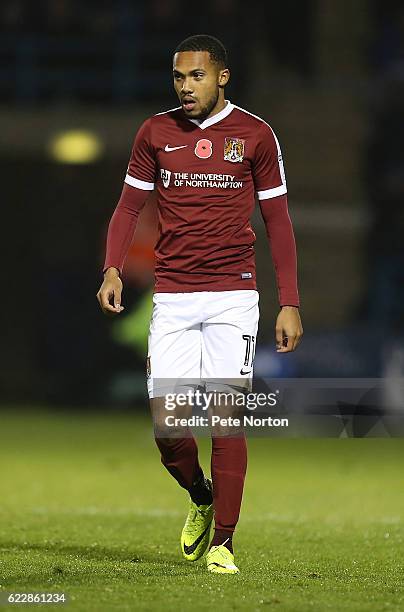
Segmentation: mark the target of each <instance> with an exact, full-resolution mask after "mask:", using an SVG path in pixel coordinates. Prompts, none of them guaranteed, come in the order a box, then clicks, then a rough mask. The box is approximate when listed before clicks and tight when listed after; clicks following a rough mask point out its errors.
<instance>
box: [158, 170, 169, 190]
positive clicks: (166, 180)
mask: <svg viewBox="0 0 404 612" xmlns="http://www.w3.org/2000/svg"><path fill="white" fill-rule="evenodd" d="M160 174H161V180H162V181H163V185H164V187H165V188H166V189H167V187H168V186H169V184H170V179H171V170H164V168H161V170H160Z"/></svg>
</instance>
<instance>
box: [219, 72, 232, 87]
mask: <svg viewBox="0 0 404 612" xmlns="http://www.w3.org/2000/svg"><path fill="white" fill-rule="evenodd" d="M229 79H230V70H229V69H228V68H224V69H223V70H220V72H219V87H225V85H227V83H228V82H229Z"/></svg>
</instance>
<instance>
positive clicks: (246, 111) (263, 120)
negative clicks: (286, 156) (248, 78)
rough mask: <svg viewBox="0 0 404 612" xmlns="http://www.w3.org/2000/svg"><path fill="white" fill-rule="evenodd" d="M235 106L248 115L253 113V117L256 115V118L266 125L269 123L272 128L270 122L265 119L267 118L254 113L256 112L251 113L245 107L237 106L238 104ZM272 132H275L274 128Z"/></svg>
mask: <svg viewBox="0 0 404 612" xmlns="http://www.w3.org/2000/svg"><path fill="white" fill-rule="evenodd" d="M234 108H237V109H238V110H240V111H242V112H243V113H246V114H247V115H251V117H255V119H259V120H260V121H262V123H265V125H267V126H268V127H269V128H271V126H270V125H269V123H267V122H266V121H265V119H263V118H262V117H258V115H254V113H250V111H248V110H246V109H245V108H241V106H237V105H236V104H235V105H234ZM271 130H272V128H271ZM272 133H273V130H272ZM274 135H275V134H274Z"/></svg>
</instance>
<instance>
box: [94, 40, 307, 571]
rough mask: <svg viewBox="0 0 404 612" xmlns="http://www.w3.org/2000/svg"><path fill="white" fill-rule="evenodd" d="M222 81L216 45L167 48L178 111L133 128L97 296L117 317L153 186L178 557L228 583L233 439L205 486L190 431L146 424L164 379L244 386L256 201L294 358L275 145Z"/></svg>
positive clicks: (288, 240)
mask: <svg viewBox="0 0 404 612" xmlns="http://www.w3.org/2000/svg"><path fill="white" fill-rule="evenodd" d="M229 77H230V71H229V68H228V63H227V53H226V50H225V48H224V46H223V44H222V43H221V42H220V41H219V40H217V39H216V38H214V37H212V36H207V35H195V36H191V37H189V38H187V39H186V40H184V41H183V42H182V43H181V44H179V45H178V47H177V49H176V50H175V53H174V57H173V79H174V88H175V91H176V93H177V95H178V98H179V101H180V106H179V107H178V108H174V109H172V110H168V111H165V112H162V113H158V114H157V115H154V116H152V117H150V118H149V119H147V120H146V121H145V122H144V123H143V124H142V126H141V127H140V129H139V131H138V132H137V135H136V137H135V141H134V145H133V149H132V154H131V158H130V162H129V166H128V169H127V174H126V178H125V182H124V185H123V190H122V194H121V197H120V200H119V202H118V205H117V207H116V209H115V212H114V214H113V216H112V218H111V221H110V224H109V229H108V236H107V250H106V251H107V252H106V260H105V265H104V281H103V283H102V285H101V288H100V290H99V292H98V294H97V298H98V301H99V303H100V306H101V308H102V310H103V311H104V313H106V314H114V315H118V314H119V313H120V312H122V310H123V306H122V305H121V293H122V281H121V278H120V276H121V273H122V268H123V264H124V260H125V256H126V253H127V251H128V249H129V246H130V244H131V242H132V239H133V236H134V232H135V228H136V223H137V219H138V216H139V213H140V211H141V209H142V207H143V205H144V203H145V201H146V199H147V196H148V194H149V193H150V191H152V190H153V189H155V188H156V189H157V192H158V215H159V238H158V241H157V244H156V247H155V253H156V267H155V292H154V297H153V314H152V319H151V324H150V333H149V349H148V357H147V370H148V381H147V383H148V392H149V397H150V405H151V411H152V414H153V416H154V421H155V423H154V425H155V430H154V431H155V438H156V443H157V446H158V448H159V450H160V453H161V461H162V463H163V465H164V466H165V467H166V468H167V470H168V471H169V472H170V474H171V475H172V476H174V478H175V479H176V480H177V481H178V483H179V484H180V485H181V486H182V487H183V488H185V489H186V490H187V491H188V492H189V495H190V507H189V512H188V516H187V519H186V522H185V526H184V528H183V531H182V534H181V548H182V554H183V556H184V557H185V558H186V559H188V560H189V561H194V560H196V559H198V558H200V557H201V556H202V555H203V554H204V552H205V551H206V550H207V549H208V548H209V550H208V552H207V555H206V561H207V569H208V571H210V572H213V573H229V574H234V573H237V572H238V571H239V570H238V568H237V566H236V565H235V561H234V553H233V543H232V536H233V533H234V530H235V528H236V524H237V522H238V518H239V512H240V506H241V499H242V493H243V486H244V479H245V473H246V466H247V448H246V440H245V436H244V433H243V432H238V433H237V435H217V436H214V435H212V457H211V475H212V481H211V480H210V479H208V478H206V477H205V475H204V473H203V471H202V468H201V466H200V464H199V460H198V448H197V444H196V441H195V438H194V437H193V435H192V432H191V431H190V430H187V431H185V429H184V430H179V431H182V432H183V435H177V436H175V435H169V434H167V432H165V430H164V426H163V424H162V422H161V420H160V419H159V417H158V416H156V415H158V413H159V410H160V409H161V406H162V399H163V398H164V396H165V393H166V392H167V389H166V388H165V385H166V384H167V381H168V380H169V379H176V380H177V381H181V380H184V381H185V380H187V379H199V380H203V381H205V382H206V381H213V383H212V384H213V385H214V382H215V381H216V382H217V380H226V381H227V380H229V381H231V380H235V379H236V380H237V381H240V387H243V386H244V387H245V386H246V385H247V386H248V385H249V384H250V381H251V378H252V375H253V359H254V348H255V341H256V336H257V329H258V317H259V311H258V293H257V288H256V279H255V261H254V246H253V245H254V241H255V235H254V232H253V230H252V228H251V226H250V217H251V215H252V212H253V209H254V205H255V194H257V196H258V200H259V204H260V208H261V212H262V217H263V219H264V222H265V225H266V230H267V235H268V239H269V243H270V248H271V254H272V259H273V262H274V266H275V271H276V281H277V287H278V296H279V301H280V306H281V310H280V313H279V315H278V317H277V321H276V346H277V351H278V352H279V353H287V352H289V351H293V350H295V349H296V347H297V345H298V344H299V342H300V339H301V336H302V333H303V330H302V325H301V321H300V316H299V296H298V290H297V273H296V268H297V266H296V248H295V241H294V235H293V229H292V225H291V221H290V218H289V214H288V206H287V196H286V192H287V189H286V180H285V173H284V168H283V162H282V154H281V149H280V146H279V142H278V140H277V138H276V136H275V134H274V132H273V131H272V128H271V127H270V126H269V125H268V124H267V123H266V122H265V121H264V120H263V119H261V118H259V117H257V116H256V115H253V114H251V113H249V112H248V111H246V110H243V109H241V108H239V107H238V106H236V105H235V104H232V103H231V102H230V101H229V100H226V99H225V97H224V88H225V86H226V84H227V82H228V81H229ZM206 384H208V382H206ZM213 388H214V386H213ZM177 433H178V432H177ZM213 518H214V522H215V531H214V535H213V538H212V539H210V526H211V523H212V521H213Z"/></svg>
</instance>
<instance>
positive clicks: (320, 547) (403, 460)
mask: <svg viewBox="0 0 404 612" xmlns="http://www.w3.org/2000/svg"><path fill="white" fill-rule="evenodd" d="M209 452H210V441H209V440H208V439H201V440H200V457H201V462H202V464H203V466H204V468H205V471H207V472H208V468H209ZM403 465H404V443H403V440H397V439H396V440H382V439H373V440H372V439H359V440H358V439H357V440H352V439H344V440H330V439H324V440H320V439H317V440H307V439H306V440H302V439H301V440H285V439H251V438H250V439H249V465H248V474H247V481H246V488H245V493H244V502H243V507H242V514H241V519H240V522H239V525H238V529H237V532H236V535H235V538H234V545H235V553H236V562H237V564H238V565H239V567H240V570H241V573H240V575H237V576H211V575H208V574H207V572H206V569H205V562H204V559H202V560H200V561H198V562H196V563H193V564H192V563H191V564H189V563H188V562H186V561H185V560H183V559H182V557H181V554H180V548H179V535H180V531H181V528H182V525H183V522H184V518H185V515H186V512H187V496H186V493H185V492H184V491H183V490H182V489H180V488H179V487H178V485H177V484H176V483H175V481H173V480H172V479H171V477H170V476H169V474H168V473H166V471H165V470H164V468H163V467H162V465H161V464H160V460H159V454H158V451H157V447H155V444H154V441H153V438H152V430H151V422H150V420H149V418H147V417H136V416H128V415H122V414H115V415H107V416H106V415H96V414H85V415H82V416H81V415H78V414H76V413H72V414H66V413H64V414H55V413H53V414H52V413H49V414H47V413H44V412H42V413H38V412H20V411H16V412H14V413H13V414H11V413H10V412H2V413H1V412H0V466H1V481H0V482H1V485H0V491H1V493H0V494H1V508H0V585H1V586H0V591H13V592H48V593H49V592H64V593H66V594H67V596H68V598H69V603H68V604H67V608H66V609H68V610H83V611H86V612H87V611H88V610H97V611H102V612H104V611H107V612H108V611H109V610H135V611H137V610H141V611H146V610H147V611H155V610H156V611H160V610H164V612H170V611H175V612H178V610H185V611H191V610H192V611H199V610H248V611H255V610H276V611H279V612H284V611H285V612H286V611H288V612H289V611H290V612H292V611H293V612H306V611H319V612H323V611H325V610H331V611H333V612H336V611H342V610H344V611H349V612H352V611H356V610H361V611H362V610H363V611H372V612H375V611H377V612H378V611H382V610H386V611H387V610H388V611H392V610H394V611H395V610H397V611H399V610H400V611H402V610H404V587H403V583H404V571H403V570H404V545H403V544H404V543H403V509H404V487H403ZM28 607H31V606H28V605H25V606H20V607H17V606H10V605H8V606H0V610H1V609H3V610H11V609H24V608H28ZM37 607H38V606H37ZM39 607H41V608H42V607H44V608H45V609H48V610H51V609H52V610H57V609H59V610H60V609H62V610H63V609H64V606H63V605H57V606H54V605H50V604H46V605H44V606H39Z"/></svg>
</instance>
